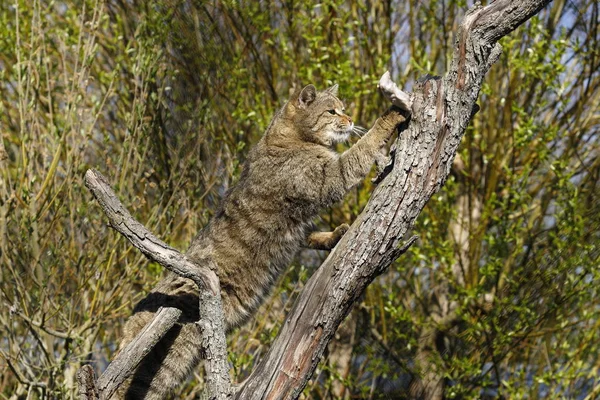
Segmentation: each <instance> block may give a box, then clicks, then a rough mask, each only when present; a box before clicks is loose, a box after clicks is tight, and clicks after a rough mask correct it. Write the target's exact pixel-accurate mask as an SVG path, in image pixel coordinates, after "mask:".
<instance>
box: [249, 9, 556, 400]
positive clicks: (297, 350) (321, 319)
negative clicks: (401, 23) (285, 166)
mask: <svg viewBox="0 0 600 400" xmlns="http://www.w3.org/2000/svg"><path fill="white" fill-rule="evenodd" d="M549 2H550V0H525V1H510V0H504V1H502V0H498V1H496V2H494V3H492V4H490V5H489V6H486V7H481V6H480V5H475V6H474V7H473V8H472V9H471V10H469V12H468V13H467V14H466V16H465V18H464V19H463V21H462V24H461V27H460V29H459V32H458V33H457V36H456V37H457V39H456V44H455V49H454V55H453V61H452V65H451V68H450V70H449V71H448V73H447V75H446V76H445V77H444V78H443V79H442V78H433V77H427V78H426V79H424V80H423V81H421V82H419V83H418V84H417V85H416V87H415V91H414V93H413V96H412V100H413V106H412V118H411V121H410V124H409V126H408V128H407V130H406V131H405V132H403V133H402V135H400V137H399V138H398V140H397V143H396V147H397V150H396V154H395V159H394V166H393V168H392V170H391V172H390V173H389V175H388V176H387V177H386V178H385V179H384V180H383V181H382V183H381V184H380V185H379V186H378V188H377V189H376V191H375V192H374V193H373V195H372V197H371V200H370V201H369V203H368V204H367V206H366V208H365V210H364V211H363V213H362V214H361V215H360V216H359V218H358V219H357V221H356V222H355V223H354V224H353V225H352V227H351V228H350V231H348V232H347V233H346V235H345V236H344V238H343V239H342V241H341V242H340V243H339V244H338V246H337V247H336V248H335V249H334V250H333V251H332V252H331V254H330V255H329V257H328V258H327V260H325V262H324V263H323V265H322V266H321V267H320V268H319V269H318V270H317V271H316V272H315V274H314V275H313V276H312V277H311V279H310V280H309V281H308V283H307V285H306V287H305V288H304V290H303V291H302V293H301V295H300V297H299V298H298V300H297V302H296V304H295V305H294V307H293V309H292V310H291V312H290V314H289V315H288V317H287V319H286V321H285V323H284V325H283V326H282V329H281V332H280V333H279V336H278V337H277V339H276V340H275V342H274V343H273V345H272V346H271V349H270V350H269V352H268V353H267V355H266V356H265V357H264V359H263V360H262V361H261V363H260V364H259V365H258V366H257V367H256V369H255V370H254V371H253V373H252V374H251V375H250V377H249V378H248V380H247V381H246V384H245V385H244V387H242V388H241V390H240V391H239V392H238V393H237V398H239V399H262V398H264V399H290V398H291V399H293V398H297V397H298V396H299V394H300V393H301V392H302V389H303V388H304V387H305V385H306V383H307V382H308V379H309V378H310V377H311V375H312V373H313V372H314V370H315V368H316V366H317V364H318V362H319V360H320V358H321V356H322V355H323V352H324V350H325V347H326V346H327V344H328V343H329V341H330V340H331V338H332V336H333V334H334V333H335V331H336V329H337V327H338V326H339V324H340V323H341V321H342V320H343V319H344V317H345V316H346V315H347V314H348V312H349V311H350V308H351V306H352V305H353V303H354V302H355V301H356V299H357V298H358V297H359V296H360V295H361V294H362V293H363V291H364V290H365V288H366V287H367V285H368V284H369V283H370V282H371V281H372V280H373V279H374V278H375V277H376V276H377V275H378V274H380V273H381V272H382V271H383V270H385V269H386V268H387V267H388V265H389V264H390V263H391V262H392V261H393V260H394V259H395V258H396V257H397V256H399V255H400V254H401V253H402V250H399V249H398V245H399V243H400V241H401V238H402V237H404V235H405V234H406V233H407V232H408V231H409V230H410V229H411V228H412V226H413V224H414V222H415V219H416V218H417V216H418V215H419V213H420V212H421V210H422V209H423V207H424V206H425V204H426V203H427V201H428V200H429V198H430V197H431V196H432V195H433V194H434V193H435V192H437V191H438V190H439V189H440V187H441V186H442V185H443V184H444V182H445V181H446V178H447V177H448V174H449V172H450V168H451V165H452V161H453V159H454V156H455V155H456V151H457V149H458V145H459V143H460V140H461V138H462V136H463V134H464V132H465V129H466V127H467V124H468V123H469V120H470V119H471V117H472V115H473V113H474V110H476V104H475V101H476V100H477V97H478V95H479V90H480V88H481V85H482V82H483V78H484V76H485V74H486V73H487V71H488V70H489V68H490V67H491V66H492V64H493V63H494V62H496V60H497V59H498V57H499V55H500V52H501V48H500V45H498V44H497V41H498V40H499V39H500V38H501V37H502V36H504V35H506V34H507V33H509V32H511V31H513V30H514V29H515V28H516V27H517V26H519V25H520V24H522V23H523V22H525V21H526V20H527V19H529V18H530V17H532V16H533V15H535V14H536V13H537V12H539V11H540V10H541V8H542V7H544V6H545V5H546V4H547V3H549Z"/></svg>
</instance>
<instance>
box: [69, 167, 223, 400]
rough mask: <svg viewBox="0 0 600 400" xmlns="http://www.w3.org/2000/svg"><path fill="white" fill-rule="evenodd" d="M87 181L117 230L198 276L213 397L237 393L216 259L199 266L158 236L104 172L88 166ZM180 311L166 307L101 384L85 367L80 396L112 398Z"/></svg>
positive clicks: (84, 399)
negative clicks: (122, 199) (138, 217)
mask: <svg viewBox="0 0 600 400" xmlns="http://www.w3.org/2000/svg"><path fill="white" fill-rule="evenodd" d="M85 185H86V186H87V187H88V189H90V191H91V192H92V193H93V194H94V197H96V199H97V200H98V203H100V206H101V207H102V210H103V211H104V213H105V214H106V216H107V218H108V220H109V222H110V225H111V226H112V227H113V228H114V229H115V230H116V231H118V232H119V233H121V234H122V235H123V236H125V237H126V238H127V239H128V240H129V241H130V242H131V244H133V245H134V246H135V247H136V248H138V249H139V250H140V251H141V252H142V253H143V254H145V255H146V256H147V257H148V258H150V259H151V260H154V261H156V262H158V263H159V264H161V265H162V266H164V267H165V268H167V269H168V270H170V271H172V272H174V273H176V274H179V275H181V276H183V277H186V278H189V279H192V280H193V281H194V282H195V283H196V284H197V285H198V288H199V291H200V297H199V302H200V321H198V324H199V325H200V327H201V330H202V346H203V348H204V350H205V353H206V354H207V357H206V364H205V365H206V391H207V396H208V398H209V399H226V398H229V397H231V395H232V393H231V381H230V377H229V364H228V361H227V346H226V338H225V316H224V314H223V309H222V303H221V291H220V286H219V278H218V277H217V275H216V274H215V273H214V271H213V270H214V267H212V265H211V262H210V260H206V261H207V265H197V264H195V263H194V262H192V261H191V260H189V259H188V258H187V257H186V256H185V255H184V254H182V253H180V252H179V251H177V250H175V249H174V248H172V247H170V246H168V245H167V244H166V243H164V242H162V241H161V240H160V239H158V238H157V237H155V236H154V235H152V233H150V231H148V229H146V228H145V227H144V226H143V225H142V224H140V223H139V222H138V221H136V220H135V219H134V218H133V217H132V216H131V214H130V213H129V212H128V211H127V210H126V209H125V207H124V206H123V205H122V204H121V202H120V201H119V199H118V198H117V196H116V195H115V193H114V192H113V191H112V189H111V188H110V186H109V184H108V182H107V180H106V178H104V176H102V175H101V174H100V173H99V172H97V171H93V170H88V171H87V172H86V174H85ZM180 314H181V311H180V310H177V309H173V308H164V309H161V310H160V311H159V312H158V313H157V314H156V316H155V317H154V319H153V320H152V321H151V322H150V323H149V324H148V325H147V326H146V327H145V328H144V329H143V330H142V332H140V333H139V335H138V336H136V338H135V339H134V340H133V342H132V343H130V344H129V345H128V346H126V347H125V349H123V351H121V352H120V353H119V354H118V355H117V357H116V358H115V359H114V360H113V362H112V363H111V364H110V365H109V367H108V368H107V369H106V371H105V372H104V374H103V375H102V376H101V377H100V379H99V380H98V383H96V382H95V380H94V378H93V371H92V370H91V368H90V367H89V366H83V367H82V368H81V369H80V371H79V372H78V384H79V394H80V399H81V400H88V399H89V400H91V399H96V398H100V399H105V398H109V397H110V395H111V394H112V393H114V391H115V390H116V389H117V388H118V386H119V385H120V384H121V383H123V381H124V380H125V379H126V378H127V376H128V375H129V374H130V373H131V372H132V371H133V370H134V369H135V367H136V366H137V365H138V364H139V362H140V361H141V359H142V358H143V357H144V356H145V355H146V354H147V353H148V352H149V351H150V350H151V349H152V347H153V346H154V345H155V344H156V343H157V342H158V341H159V340H160V339H161V338H162V337H163V336H164V335H165V333H166V332H167V331H168V330H169V329H170V328H171V327H172V326H173V325H174V324H175V322H176V321H177V319H178V318H179V315H180ZM98 396H99V397H98Z"/></svg>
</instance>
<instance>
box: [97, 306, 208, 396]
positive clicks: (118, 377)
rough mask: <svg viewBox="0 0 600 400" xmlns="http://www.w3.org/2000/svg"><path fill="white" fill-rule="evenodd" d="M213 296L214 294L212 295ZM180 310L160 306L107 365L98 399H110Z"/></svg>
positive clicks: (174, 321)
mask: <svg viewBox="0 0 600 400" xmlns="http://www.w3.org/2000/svg"><path fill="white" fill-rule="evenodd" d="M213 297H214V296H213ZM180 316H181V310H179V309H177V308H172V307H161V308H160V309H159V310H158V312H157V313H156V315H155V316H154V319H153V320H152V321H150V322H149V323H148V324H147V325H146V326H145V327H144V329H142V331H141V332H140V333H139V334H138V335H137V336H136V337H135V339H134V340H132V341H131V342H130V343H129V344H128V345H127V346H125V348H124V349H123V350H121V352H119V354H118V355H117V357H115V359H114V360H113V361H112V362H111V363H110V364H109V365H108V368H106V370H105V371H104V373H103V374H102V376H101V377H100V379H98V385H97V386H98V389H99V390H100V399H101V400H103V399H110V397H111V396H112V395H113V393H115V391H116V390H117V389H118V387H119V386H120V385H121V384H122V383H123V382H124V381H125V379H127V378H128V377H129V376H131V374H133V372H134V371H135V369H136V367H137V366H138V365H139V363H140V362H141V361H142V360H143V359H144V357H146V355H147V354H148V353H150V351H151V350H152V349H153V348H154V346H155V345H156V343H158V342H159V341H160V339H162V338H163V337H164V336H165V335H166V333H167V332H168V331H169V329H171V327H173V325H175V323H176V322H177V320H178V319H179V317H180Z"/></svg>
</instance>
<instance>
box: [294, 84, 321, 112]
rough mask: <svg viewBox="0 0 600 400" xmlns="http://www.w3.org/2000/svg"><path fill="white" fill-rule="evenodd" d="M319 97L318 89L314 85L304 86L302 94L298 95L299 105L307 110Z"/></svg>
mask: <svg viewBox="0 0 600 400" xmlns="http://www.w3.org/2000/svg"><path fill="white" fill-rule="evenodd" d="M316 97H317V89H316V88H315V87H314V86H313V85H307V86H304V88H303V89H302V91H300V94H299V95H298V105H299V106H300V107H301V108H306V107H308V106H309V105H310V103H312V102H313V101H315V98H316Z"/></svg>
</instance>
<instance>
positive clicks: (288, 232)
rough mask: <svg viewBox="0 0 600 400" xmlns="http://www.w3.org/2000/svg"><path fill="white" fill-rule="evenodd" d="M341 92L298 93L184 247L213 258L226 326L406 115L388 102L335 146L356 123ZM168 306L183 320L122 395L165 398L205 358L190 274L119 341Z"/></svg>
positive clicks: (155, 299) (315, 240) (169, 285)
mask: <svg viewBox="0 0 600 400" xmlns="http://www.w3.org/2000/svg"><path fill="white" fill-rule="evenodd" d="M336 92H337V86H335V87H333V88H330V89H327V90H325V91H322V92H317V91H316V89H315V88H314V86H312V85H308V86H306V87H305V88H303V89H302V90H301V91H299V92H298V93H296V94H295V95H293V96H292V98H291V99H290V100H289V101H288V102H287V103H286V105H285V106H284V107H283V108H282V109H281V110H280V111H279V112H278V113H277V114H276V115H275V117H274V118H273V121H272V122H271V124H270V126H269V127H268V128H267V131H266V132H265V134H264V136H263V138H262V139H261V140H260V141H259V143H258V144H257V145H256V146H255V147H254V148H253V149H252V150H251V151H250V153H249V156H248V159H247V161H246V164H245V165H244V169H243V172H242V175H241V177H240V179H239V182H238V183H237V184H236V185H235V186H233V187H232V188H231V189H230V190H229V191H228V192H227V194H226V195H225V197H224V199H223V201H222V204H221V206H220V209H219V210H218V212H217V213H216V215H215V216H214V218H213V219H212V220H211V221H210V223H209V224H208V226H206V227H205V228H204V229H203V230H202V231H201V232H200V234H199V235H198V236H197V237H196V238H195V239H194V240H193V242H192V244H191V245H190V248H189V250H188V251H187V255H188V256H189V257H191V258H192V259H193V260H197V262H202V260H204V259H206V257H211V258H212V259H213V260H214V261H215V262H216V264H217V266H218V271H217V273H218V275H219V279H220V281H221V288H222V290H221V294H222V296H223V307H224V312H225V319H226V324H227V329H228V330H231V329H232V328H234V327H236V326H238V325H240V324H243V323H244V322H245V321H247V320H248V319H249V318H250V317H251V316H252V315H253V313H254V312H255V311H256V309H257V308H258V307H259V306H260V304H261V303H262V302H263V300H264V298H265V297H266V296H268V294H269V292H270V290H271V287H272V285H273V283H274V282H275V281H276V279H277V278H278V276H279V275H280V274H281V272H282V271H283V270H284V268H286V266H287V265H288V264H289V263H290V262H291V261H292V257H293V256H294V254H295V253H296V252H297V250H298V249H299V248H300V247H301V246H302V245H306V244H307V242H306V240H307V235H308V234H309V228H310V227H311V225H312V220H313V219H314V218H315V217H317V215H318V213H319V212H320V211H321V210H322V209H323V208H326V207H329V206H331V205H332V204H333V203H335V202H337V201H340V200H341V199H342V198H343V197H344V195H345V194H346V193H347V192H348V190H350V189H351V188H352V187H353V186H355V185H357V184H358V183H359V182H360V181H361V180H362V179H364V177H365V176H366V175H367V173H368V172H369V170H370V168H371V166H372V164H373V162H374V159H375V157H376V155H377V154H378V153H379V152H380V151H381V150H382V148H383V147H384V145H385V143H386V141H387V139H388V138H389V137H390V136H391V134H392V133H393V132H394V130H395V127H396V126H397V124H398V123H400V122H402V121H403V120H404V118H403V117H402V116H401V115H400V114H399V113H398V112H396V111H395V110H392V109H390V110H389V111H388V112H387V113H386V114H384V115H383V116H382V117H380V118H379V119H378V120H377V122H376V123H375V125H374V127H373V128H372V129H371V130H370V131H369V132H368V133H367V134H365V135H364V136H363V137H362V138H361V139H360V140H359V141H358V142H357V143H356V144H355V145H354V146H353V147H351V148H350V149H349V150H347V151H346V152H344V153H342V154H338V153H336V152H335V151H334V150H333V147H332V146H333V145H334V144H335V143H336V142H339V141H342V140H345V139H347V137H348V135H349V134H350V132H351V131H352V129H353V124H352V121H351V119H350V117H348V116H347V115H346V114H345V113H344V106H343V103H342V102H341V101H340V100H339V99H338V98H337V97H336ZM346 228H347V227H345V228H344V229H336V231H335V232H333V233H319V234H312V235H310V240H309V241H308V245H310V247H313V248H332V247H333V246H334V245H335V244H336V243H337V241H338V240H339V238H340V237H341V235H343V232H345V230H346ZM161 306H174V307H179V308H181V309H182V310H183V315H182V317H181V320H180V321H179V323H178V324H177V325H176V326H175V327H174V328H173V329H171V331H170V332H169V333H168V334H167V336H166V337H165V338H163V339H162V341H161V342H160V343H159V344H158V345H157V346H156V348H155V349H154V350H153V351H152V352H151V353H150V354H149V355H148V356H147V357H146V359H145V360H144V361H143V362H142V364H141V365H140V366H139V367H138V369H137V371H136V372H135V375H134V376H133V378H132V379H129V380H128V381H127V382H126V383H125V384H124V385H123V387H122V388H121V389H120V391H119V393H118V395H117V396H116V397H115V398H126V399H144V398H145V399H164V398H166V397H167V396H168V394H169V393H170V392H171V391H172V390H173V389H174V388H176V387H177V386H178V385H180V384H181V383H182V382H183V381H185V379H186V378H187V376H188V375H189V374H190V372H191V371H192V370H193V369H194V368H195V367H196V366H197V365H198V363H199V361H200V359H201V355H202V354H201V353H202V351H201V348H200V345H199V343H200V333H199V332H198V328H197V326H196V325H195V324H194V322H195V321H197V320H198V299H197V291H196V288H195V286H194V284H193V283H192V282H191V281H189V280H187V279H184V278H181V277H179V276H176V275H174V274H172V273H169V274H167V276H166V277H165V278H164V279H163V280H162V281H160V282H159V283H158V285H157V286H156V287H155V288H154V290H153V291H152V292H151V293H150V294H149V295H148V296H147V297H146V298H145V299H143V300H142V301H141V302H140V303H139V304H138V305H137V306H136V307H135V309H134V312H133V315H132V317H131V318H130V319H129V320H128V321H127V323H126V325H125V329H124V337H123V341H122V343H121V348H123V347H124V346H125V345H126V344H127V343H129V342H130V341H131V340H132V339H133V338H134V337H135V335H137V333H138V332H139V331H140V330H141V329H142V328H143V327H144V325H145V324H146V323H147V322H149V321H150V320H151V319H152V317H153V316H154V313H155V312H156V311H157V310H158V308H159V307H161Z"/></svg>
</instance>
